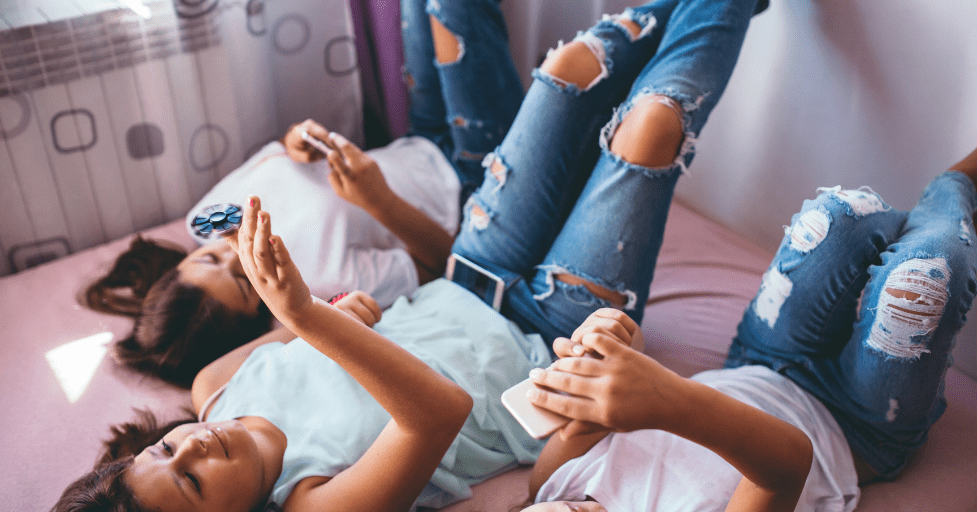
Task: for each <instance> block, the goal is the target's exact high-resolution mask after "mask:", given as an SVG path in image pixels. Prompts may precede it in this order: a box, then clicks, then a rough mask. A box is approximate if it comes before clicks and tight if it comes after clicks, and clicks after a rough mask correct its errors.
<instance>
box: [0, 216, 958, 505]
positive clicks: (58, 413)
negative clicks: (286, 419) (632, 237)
mask: <svg viewBox="0 0 977 512" xmlns="http://www.w3.org/2000/svg"><path fill="white" fill-rule="evenodd" d="M147 235H148V236H150V237H162V238H167V239H169V240H172V241H176V242H179V243H181V244H183V245H185V246H187V247H191V246H192V241H191V240H190V239H189V237H188V236H187V235H186V233H185V232H184V230H183V227H182V225H181V224H180V221H176V222H174V223H170V224H167V225H164V226H161V227H159V228H156V229H154V230H151V231H149V232H148V233H147ZM127 244H128V240H119V241H115V242H112V243H109V244H105V245H103V246H100V247H96V248H94V249H91V250H87V251H84V252H81V253H78V254H75V255H72V256H69V257H67V258H63V259H61V260H58V261H55V262H52V263H49V264H46V265H43V266H41V267H38V268H35V269H32V270H29V271H26V272H22V273H20V274H15V275H13V276H9V277H5V278H3V279H0V410H2V411H3V412H2V415H0V433H2V436H0V461H2V462H0V489H2V490H0V493H2V496H3V498H2V499H0V503H2V508H3V509H4V510H18V511H32V510H37V511H40V510H49V509H50V507H51V505H52V504H53V503H54V501H55V500H56V499H57V497H58V496H59V495H60V493H61V491H62V490H63V489H64V487H65V486H66V485H67V484H68V483H70V482H71V481H72V480H74V479H75V478H77V477H78V476H80V475H82V474H83V473H84V472H85V471H87V470H89V469H91V466H92V464H93V462H94V460H95V458H96V455H97V453H98V451H99V446H100V445H99V440H100V439H101V438H102V437H104V436H105V434H106V432H107V427H108V425H110V424H112V423H116V422H119V421H122V420H126V419H129V418H130V417H131V410H132V408H134V407H142V408H145V407H148V408H151V409H153V410H155V411H161V412H163V415H164V416H167V415H168V416H173V415H175V414H177V413H178V411H179V409H180V408H181V407H183V406H185V405H188V404H189V395H188V393H187V392H185V391H182V390H179V389H175V388H172V387H170V386H167V385H165V384H161V383H159V382H157V381H154V380H150V379H144V378H142V377H139V376H137V375H134V374H131V373H129V372H127V371H125V370H123V369H121V368H120V367H118V366H117V365H116V364H115V363H114V362H113V361H112V359H111V355H110V353H109V354H108V355H106V356H104V357H103V356H102V354H103V352H104V347H103V345H104V343H105V342H106V341H107V340H109V339H118V338H119V337H121V336H124V335H126V334H127V333H128V329H129V328H130V322H129V321H128V320H126V319H124V318H117V317H111V316H106V315H100V314H96V313H93V312H91V311H88V310H86V309H84V308H81V307H80V306H78V305H76V301H75V296H76V294H77V293H78V291H79V290H80V289H81V288H82V287H83V286H84V284H86V283H87V282H89V281H90V280H91V279H93V278H94V277H96V276H97V275H98V274H99V272H101V271H103V270H104V269H105V268H106V267H107V266H108V265H109V264H110V263H111V261H112V260H113V258H114V257H115V256H116V255H117V254H118V253H119V252H120V251H121V250H122V249H123V248H124V247H125V246H126V245H127ZM769 259H770V254H768V253H765V252H764V251H762V250H760V249H758V248H756V247H755V246H753V245H751V244H749V243H747V242H745V241H744V240H742V239H741V238H739V237H737V236H735V235H733V234H732V233H731V232H729V231H728V230H726V229H724V228H722V227H721V226H719V225H717V224H715V223H712V222H710V221H708V220H706V219H704V218H702V217H700V216H698V215H697V214H695V213H694V212H692V211H691V210H689V209H687V208H685V207H682V206H681V205H678V204H675V205H673V207H672V211H671V217H670V219H669V222H668V227H667V229H666V233H665V244H664V246H663V248H662V253H661V256H660V258H659V265H658V270H657V272H656V276H655V282H654V284H653V285H652V289H651V298H650V301H649V305H648V309H647V311H646V315H645V321H644V323H643V325H642V330H643V331H644V333H645V338H646V341H647V349H646V352H647V353H648V354H649V355H652V356H653V357H656V358H657V359H658V360H660V361H661V362H662V363H664V364H666V365H667V366H669V367H671V368H672V369H674V370H676V371H678V372H679V373H681V374H684V375H690V374H692V373H695V372H696V371H699V370H703V369H707V368H715V367H718V366H720V365H721V364H722V361H723V358H724V355H725V350H726V347H728V344H729V341H730V339H731V337H732V335H733V332H734V331H735V328H736V324H737V322H738V321H739V317H740V315H741V314H742V311H743V309H744V308H745V307H746V304H747V303H748V302H749V300H750V299H751V298H752V297H753V295H754V294H755V293H756V290H757V287H758V286H759V283H760V276H761V274H762V273H763V271H764V270H765V269H766V265H767V263H768V262H769ZM105 333H109V334H105ZM77 340H82V341H78V342H77V343H75V344H74V345H68V344H70V343H71V342H73V341H77ZM66 345H68V346H67V348H64V349H61V350H60V351H56V350H54V349H57V348H58V347H64V346H66ZM55 368H58V369H59V370H58V371H60V372H61V376H60V377H59V376H58V375H57V374H56V370H55ZM89 377H90V378H89ZM947 399H948V401H949V408H948V409H947V412H946V415H945V416H944V417H943V419H941V420H940V422H939V423H938V424H937V425H936V426H935V427H934V429H933V430H932V432H931V435H930V442H929V444H928V445H927V446H926V447H925V448H924V449H923V450H921V452H920V453H919V456H918V457H917V458H916V459H915V460H914V461H913V462H912V463H911V465H910V467H909V469H908V470H907V471H906V472H905V473H904V474H903V475H902V476H901V477H900V478H899V479H898V480H896V481H895V482H889V483H881V484H873V485H870V486H868V487H866V488H865V489H864V490H863V496H862V502H861V504H860V505H859V507H858V510H860V511H887V512H889V511H914V512H915V511H928V510H932V511H971V512H972V511H975V510H977V436H975V435H974V432H977V382H974V381H973V380H972V379H970V378H968V377H966V376H965V375H964V374H962V373H960V372H958V371H956V370H955V369H951V370H950V371H949V376H948V381H947ZM527 474H528V470H526V469H525V468H522V469H517V470H514V471H510V472H509V473H506V474H504V475H501V476H498V477H496V478H494V479H492V480H489V481H488V482H485V483H483V484H481V485H479V486H476V488H475V496H474V497H473V498H472V499H471V500H467V501H463V502H460V503H457V504H455V505H453V506H451V507H448V508H447V509H445V510H446V511H451V512H460V511H473V510H478V511H483V512H496V511H497V512H508V511H509V509H510V508H511V507H512V506H513V505H516V504H518V503H520V502H522V501H523V500H524V499H525V498H526V494H527V491H526V478H527Z"/></svg>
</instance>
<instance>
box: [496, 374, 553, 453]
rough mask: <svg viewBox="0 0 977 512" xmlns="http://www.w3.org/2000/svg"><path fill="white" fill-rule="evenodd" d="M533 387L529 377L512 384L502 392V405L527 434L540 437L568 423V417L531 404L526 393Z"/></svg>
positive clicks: (534, 385)
mask: <svg viewBox="0 0 977 512" xmlns="http://www.w3.org/2000/svg"><path fill="white" fill-rule="evenodd" d="M534 387H536V384H533V381H532V380H531V379H526V380H524V381H522V382H520V383H519V384H516V385H515V386H512V387H511V388H509V389H507V390H506V391H505V393H502V405H504V406H505V408H506V409H509V413H510V414H512V416H513V417H514V418H516V421H518V422H519V424H520V425H522V428H524V429H526V432H528V433H529V435H531V436H533V437H534V438H536V439H542V438H544V437H547V436H549V435H550V434H552V433H553V432H556V431H557V430H558V429H560V428H563V427H564V426H565V425H566V424H567V423H570V418H567V417H566V416H560V415H559V414H556V413H555V412H551V411H547V410H546V409H541V408H539V407H536V406H535V405H533V404H532V402H530V401H529V397H528V396H526V393H528V392H529V390H530V389H533V388H534Z"/></svg>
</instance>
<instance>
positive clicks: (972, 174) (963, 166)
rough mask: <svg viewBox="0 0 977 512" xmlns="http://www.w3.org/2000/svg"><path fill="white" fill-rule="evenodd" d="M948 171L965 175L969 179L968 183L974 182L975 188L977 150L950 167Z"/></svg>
mask: <svg viewBox="0 0 977 512" xmlns="http://www.w3.org/2000/svg"><path fill="white" fill-rule="evenodd" d="M950 170H951V171H960V172H962V173H964V174H966V175H967V177H968V178H970V181H972V182H974V185H975V186H977V149H975V150H973V151H971V152H970V154H969V155H967V156H965V157H964V158H963V160H960V161H959V162H957V163H955V164H953V165H952V166H950Z"/></svg>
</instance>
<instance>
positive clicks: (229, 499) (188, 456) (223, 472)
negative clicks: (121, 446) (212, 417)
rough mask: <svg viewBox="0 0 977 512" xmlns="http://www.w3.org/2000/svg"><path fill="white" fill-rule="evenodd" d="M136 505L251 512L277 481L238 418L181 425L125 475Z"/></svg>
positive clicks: (162, 509) (164, 510) (202, 511)
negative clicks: (267, 470) (266, 467)
mask: <svg viewBox="0 0 977 512" xmlns="http://www.w3.org/2000/svg"><path fill="white" fill-rule="evenodd" d="M124 478H125V480H126V483H127V484H128V485H129V487H130V488H131V489H132V491H133V494H134V495H135V498H136V502H137V503H139V504H140V505H142V506H143V507H145V508H146V509H148V510H155V511H159V512H170V511H187V510H193V511H197V512H208V511H222V512H247V511H249V510H252V509H253V508H254V507H255V506H256V505H259V504H261V503H262V501H263V500H264V499H265V498H266V497H267V495H268V492H270V490H271V484H273V483H274V481H272V482H266V481H265V480H267V479H268V478H266V476H265V472H264V459H263V458H262V454H261V452H260V451H259V449H258V444H257V443H256V442H255V439H254V437H252V435H251V433H250V432H249V431H248V429H247V428H245V426H244V425H243V424H242V423H241V422H240V421H236V420H231V421H224V422H218V423H190V424H186V425H181V426H179V427H176V428H175V429H173V430H171V431H170V432H169V433H168V434H166V435H165V436H163V439H162V440H161V441H160V442H159V443H156V444H155V445H153V446H150V447H148V448H146V449H145V450H143V451H142V452H141V453H140V454H139V455H138V456H136V458H135V461H133V464H132V466H131V467H130V468H129V470H128V472H127V473H126V475H125V477H124Z"/></svg>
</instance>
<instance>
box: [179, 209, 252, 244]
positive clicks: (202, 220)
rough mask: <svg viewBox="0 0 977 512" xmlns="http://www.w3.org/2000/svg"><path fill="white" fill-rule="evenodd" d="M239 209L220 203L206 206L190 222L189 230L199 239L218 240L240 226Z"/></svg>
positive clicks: (240, 213)
mask: <svg viewBox="0 0 977 512" xmlns="http://www.w3.org/2000/svg"><path fill="white" fill-rule="evenodd" d="M242 215H243V214H242V212H241V207H240V206H238V205H236V204H229V203H222V204H215V205H213V206H208V207H206V208H204V209H203V211H201V212H200V213H198V214H197V215H196V216H195V217H194V218H193V220H192V221H190V229H192V230H193V232H194V233H196V235H197V236H199V237H201V238H208V239H214V238H219V237H220V236H221V235H223V234H225V233H230V232H232V231H235V230H236V229H237V228H238V227H240V226H241V217H242Z"/></svg>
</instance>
